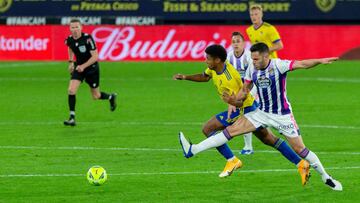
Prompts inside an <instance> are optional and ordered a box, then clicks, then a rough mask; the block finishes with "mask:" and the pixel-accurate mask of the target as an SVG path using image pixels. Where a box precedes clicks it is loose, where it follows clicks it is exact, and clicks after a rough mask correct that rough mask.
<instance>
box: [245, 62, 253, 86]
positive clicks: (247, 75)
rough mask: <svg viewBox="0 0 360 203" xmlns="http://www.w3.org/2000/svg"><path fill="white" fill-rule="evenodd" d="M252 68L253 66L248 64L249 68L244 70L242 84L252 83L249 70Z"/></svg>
mask: <svg viewBox="0 0 360 203" xmlns="http://www.w3.org/2000/svg"><path fill="white" fill-rule="evenodd" d="M253 67H254V66H253V64H249V67H248V68H247V69H246V71H245V77H244V83H250V82H252V81H253V80H252V77H251V75H252V71H251V69H252V68H253Z"/></svg>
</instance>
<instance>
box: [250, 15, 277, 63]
mask: <svg viewBox="0 0 360 203" xmlns="http://www.w3.org/2000/svg"><path fill="white" fill-rule="evenodd" d="M246 34H247V35H248V37H249V39H250V42H251V44H256V43H258V42H263V43H265V44H266V45H268V46H269V47H272V46H273V45H272V44H273V43H274V42H277V41H279V40H280V35H279V33H278V31H277V30H276V28H275V27H274V26H272V25H271V24H269V23H266V22H264V23H263V24H262V25H261V26H260V27H259V28H258V29H255V28H254V26H253V25H251V26H250V27H248V28H247V29H246ZM277 57H278V56H277V53H276V51H273V52H271V53H270V58H277Z"/></svg>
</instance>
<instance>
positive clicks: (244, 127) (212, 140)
mask: <svg viewBox="0 0 360 203" xmlns="http://www.w3.org/2000/svg"><path fill="white" fill-rule="evenodd" d="M255 129H256V128H255V127H254V126H253V125H252V124H251V122H250V121H248V120H247V119H246V118H245V117H244V116H242V117H240V118H239V119H238V120H236V121H235V123H234V124H232V125H231V126H228V127H227V128H226V129H225V130H223V131H221V132H219V133H216V134H215V135H213V136H210V137H208V138H207V139H205V140H203V141H202V142H200V143H199V144H191V143H190V142H189V141H188V140H187V139H186V138H185V136H184V134H183V133H182V132H180V134H179V140H180V144H181V146H182V149H183V152H184V155H185V157H186V158H190V157H192V156H193V155H195V154H197V153H200V152H202V151H205V150H207V149H210V148H214V147H219V146H221V145H223V144H225V143H227V142H228V141H229V140H230V139H231V138H232V137H235V136H237V135H241V134H244V133H248V132H252V131H254V130H255Z"/></svg>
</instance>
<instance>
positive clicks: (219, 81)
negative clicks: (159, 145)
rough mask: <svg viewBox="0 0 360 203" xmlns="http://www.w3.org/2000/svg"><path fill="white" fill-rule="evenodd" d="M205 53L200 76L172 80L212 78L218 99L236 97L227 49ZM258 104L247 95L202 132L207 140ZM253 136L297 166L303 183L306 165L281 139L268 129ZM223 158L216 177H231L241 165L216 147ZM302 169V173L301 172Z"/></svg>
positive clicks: (216, 47) (238, 82) (225, 147)
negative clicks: (221, 168)
mask: <svg viewBox="0 0 360 203" xmlns="http://www.w3.org/2000/svg"><path fill="white" fill-rule="evenodd" d="M205 53H206V60H205V61H206V64H207V66H208V68H207V69H206V70H205V72H204V73H202V74H194V75H183V74H176V75H174V77H173V78H174V79H175V80H190V81H195V82H208V81H209V80H210V79H213V83H214V85H215V87H216V89H217V92H218V93H219V95H220V97H221V96H222V95H223V94H224V93H226V94H234V95H236V94H237V93H238V92H239V91H240V89H241V88H242V86H243V83H242V81H241V77H240V74H239V72H237V71H236V69H235V68H234V67H233V66H232V65H231V64H230V63H229V62H228V61H226V56H227V53H226V50H225V48H224V47H222V46H220V45H210V46H209V47H207V48H206V50H205ZM257 106H258V105H257V103H256V102H255V101H254V98H253V97H252V96H251V95H250V94H248V95H247V98H246V99H245V100H244V103H243V105H242V106H241V107H239V108H235V107H234V106H231V105H229V109H231V110H232V111H231V112H230V111H229V113H230V116H228V110H226V111H224V112H221V113H219V114H217V115H216V116H213V117H212V118H211V119H210V120H209V121H208V122H207V123H206V124H205V125H204V127H203V133H204V134H205V135H206V136H207V137H210V136H212V135H214V134H215V133H217V131H219V130H223V129H225V128H226V127H227V126H230V125H232V124H233V123H234V122H235V121H236V120H237V119H238V118H240V117H241V116H242V115H243V114H247V113H249V112H253V111H255V110H256V109H257ZM254 134H255V135H256V137H258V138H259V139H260V140H261V141H262V142H263V143H264V144H267V145H269V146H272V147H274V148H275V149H277V150H278V151H280V152H281V153H282V154H283V156H284V157H285V158H287V159H288V160H289V161H290V162H292V163H294V164H295V165H298V167H299V169H300V168H301V171H300V174H301V176H302V182H303V184H305V183H306V182H307V178H308V175H309V170H308V169H309V164H308V163H307V162H306V161H304V160H301V159H300V158H299V156H297V155H296V153H295V152H294V151H293V150H291V148H290V147H289V146H288V145H287V144H286V142H284V141H283V140H282V139H280V138H277V137H275V136H274V135H273V134H272V133H271V132H270V131H269V130H267V129H266V128H259V129H257V131H255V132H254ZM216 149H217V150H218V151H219V152H220V153H221V154H222V155H223V156H224V157H225V158H226V159H227V163H226V166H225V168H224V170H223V172H221V173H220V175H219V177H227V176H230V175H231V174H232V172H233V171H234V170H236V169H238V168H240V167H241V166H242V162H241V161H240V160H239V159H238V158H237V157H235V156H234V154H233V152H232V151H231V149H230V148H229V146H228V145H227V144H224V145H221V146H218V147H217V148H216ZM188 151H189V152H190V153H191V149H190V150H187V151H186V153H185V150H184V155H185V157H186V158H189V157H191V156H192V154H190V153H188ZM303 169H304V170H303Z"/></svg>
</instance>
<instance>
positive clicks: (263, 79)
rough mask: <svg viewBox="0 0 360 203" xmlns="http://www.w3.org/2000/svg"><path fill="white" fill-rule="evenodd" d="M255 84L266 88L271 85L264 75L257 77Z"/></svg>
mask: <svg viewBox="0 0 360 203" xmlns="http://www.w3.org/2000/svg"><path fill="white" fill-rule="evenodd" d="M256 86H258V87H259V88H268V87H270V86H271V80H270V79H269V78H267V77H265V76H261V77H260V78H259V79H257V81H256Z"/></svg>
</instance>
